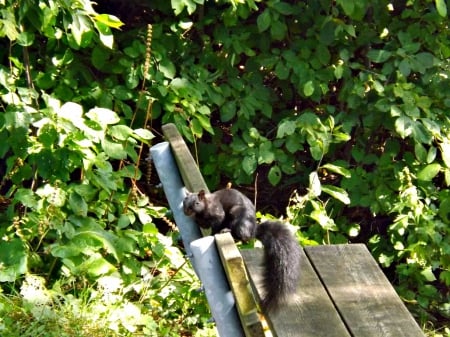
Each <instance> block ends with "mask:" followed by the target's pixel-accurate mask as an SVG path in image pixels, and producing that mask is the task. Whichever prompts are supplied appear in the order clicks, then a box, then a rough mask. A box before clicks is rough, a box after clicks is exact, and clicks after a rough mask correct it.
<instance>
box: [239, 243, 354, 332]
mask: <svg viewBox="0 0 450 337" xmlns="http://www.w3.org/2000/svg"><path fill="white" fill-rule="evenodd" d="M241 254H242V256H243V258H244V261H245V265H246V267H247V270H248V272H249V276H250V281H251V283H252V285H253V287H254V288H256V290H257V291H256V294H257V296H258V298H259V300H260V299H261V288H262V287H261V282H262V275H263V270H264V269H263V268H264V266H263V254H264V252H263V250H262V249H242V250H241ZM300 268H301V274H300V282H299V288H298V291H297V295H296V296H293V298H292V301H291V302H290V303H288V304H287V305H286V306H285V307H284V308H283V310H281V311H279V312H278V313H277V314H271V315H270V316H267V317H266V320H267V321H268V324H269V326H270V328H271V330H272V333H273V335H274V337H275V336H277V337H293V336H298V337H319V336H326V337H346V336H350V334H349V333H348V332H347V329H346V327H345V325H344V324H343V322H342V320H341V318H340V317H339V315H338V314H337V311H336V309H335V308H334V306H333V303H332V302H331V300H330V298H329V296H328V294H327V293H326V291H325V289H324V288H323V285H322V283H321V281H320V280H319V278H318V277H317V275H316V273H315V271H314V270H313V268H312V266H311V264H310V262H309V261H308V259H307V257H306V255H305V253H304V252H303V250H302V251H301V261H300Z"/></svg>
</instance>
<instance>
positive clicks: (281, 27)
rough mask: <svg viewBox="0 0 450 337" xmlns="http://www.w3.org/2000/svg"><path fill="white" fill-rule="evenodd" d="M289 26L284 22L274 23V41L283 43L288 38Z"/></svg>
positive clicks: (271, 31) (272, 31)
mask: <svg viewBox="0 0 450 337" xmlns="http://www.w3.org/2000/svg"><path fill="white" fill-rule="evenodd" d="M286 33H287V26H286V24H285V23H284V22H281V21H274V22H272V25H271V26H270V35H272V38H273V39H274V40H278V41H281V40H283V39H284V38H285V37H286Z"/></svg>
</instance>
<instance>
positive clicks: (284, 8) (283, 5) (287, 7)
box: [272, 2, 295, 15]
mask: <svg viewBox="0 0 450 337" xmlns="http://www.w3.org/2000/svg"><path fill="white" fill-rule="evenodd" d="M272 8H273V9H275V10H276V11H277V12H278V13H280V14H283V15H291V14H295V9H294V7H293V6H292V5H291V4H289V3H287V2H275V3H274V4H273V5H272Z"/></svg>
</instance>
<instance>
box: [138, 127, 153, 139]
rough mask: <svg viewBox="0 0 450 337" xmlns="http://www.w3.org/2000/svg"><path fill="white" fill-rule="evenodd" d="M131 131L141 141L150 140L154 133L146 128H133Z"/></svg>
mask: <svg viewBox="0 0 450 337" xmlns="http://www.w3.org/2000/svg"><path fill="white" fill-rule="evenodd" d="M133 133H134V135H135V136H136V138H138V139H139V140H143V141H147V140H151V139H153V138H154V137H155V135H154V134H153V133H152V132H151V131H150V130H147V129H136V130H133Z"/></svg>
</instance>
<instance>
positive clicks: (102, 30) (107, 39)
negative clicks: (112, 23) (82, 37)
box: [95, 21, 114, 49]
mask: <svg viewBox="0 0 450 337" xmlns="http://www.w3.org/2000/svg"><path fill="white" fill-rule="evenodd" d="M95 28H97V31H98V34H99V36H100V41H101V42H102V43H103V45H104V46H105V47H108V48H109V49H113V45H114V36H113V34H112V32H111V28H110V27H109V26H108V25H105V24H104V23H102V22H100V21H96V22H95Z"/></svg>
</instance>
